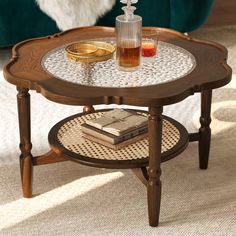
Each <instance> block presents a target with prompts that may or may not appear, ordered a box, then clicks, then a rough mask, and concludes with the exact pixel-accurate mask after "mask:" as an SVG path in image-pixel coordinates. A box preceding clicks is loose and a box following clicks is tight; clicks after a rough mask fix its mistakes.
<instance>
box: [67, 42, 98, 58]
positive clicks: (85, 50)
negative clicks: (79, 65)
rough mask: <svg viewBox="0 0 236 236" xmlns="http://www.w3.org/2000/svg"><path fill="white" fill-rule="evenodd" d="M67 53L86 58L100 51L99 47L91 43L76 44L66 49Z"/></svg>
mask: <svg viewBox="0 0 236 236" xmlns="http://www.w3.org/2000/svg"><path fill="white" fill-rule="evenodd" d="M65 50H66V52H67V53H70V54H73V55H78V56H86V55H88V54H91V53H94V52H96V51H97V50H98V47H97V46H96V45H94V44H91V43H74V44H71V45H69V46H67V47H66V49H65Z"/></svg>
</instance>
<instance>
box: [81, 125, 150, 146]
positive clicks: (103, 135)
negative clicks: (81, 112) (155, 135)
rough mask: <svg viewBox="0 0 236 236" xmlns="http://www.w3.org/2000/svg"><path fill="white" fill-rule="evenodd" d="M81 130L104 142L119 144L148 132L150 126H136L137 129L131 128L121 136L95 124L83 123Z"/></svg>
mask: <svg viewBox="0 0 236 236" xmlns="http://www.w3.org/2000/svg"><path fill="white" fill-rule="evenodd" d="M81 130H82V132H83V134H87V135H90V136H93V137H95V138H98V139H101V140H102V141H104V142H108V143H110V144H117V143H121V142H124V141H126V140H129V139H131V138H134V137H136V136H138V135H141V134H145V133H147V132H148V127H147V126H141V127H139V128H136V129H135V130H131V131H129V132H127V133H124V134H122V135H120V136H116V135H114V134H110V133H108V132H106V131H104V130H101V129H98V128H95V127H93V126H90V125H88V124H85V123H84V124H82V125H81Z"/></svg>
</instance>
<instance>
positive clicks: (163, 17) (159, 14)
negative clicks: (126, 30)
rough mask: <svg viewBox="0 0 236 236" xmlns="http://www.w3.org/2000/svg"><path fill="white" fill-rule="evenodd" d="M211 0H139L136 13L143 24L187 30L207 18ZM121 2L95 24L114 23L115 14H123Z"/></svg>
mask: <svg viewBox="0 0 236 236" xmlns="http://www.w3.org/2000/svg"><path fill="white" fill-rule="evenodd" d="M213 2H214V1H213V0H148V1H147V0H145V1H142V0H140V1H139V2H138V3H137V4H136V7H137V11H136V14H138V15H140V16H142V17H143V25H144V26H159V27H166V28H172V29H176V30H178V31H180V32H189V31H192V30H195V29H197V28H198V27H199V26H201V25H202V24H203V23H204V22H205V20H206V19H207V17H208V15H209V13H210V10H211V8H212V5H213ZM122 6H123V4H121V3H120V1H119V0H117V3H116V5H115V7H114V8H113V10H112V11H110V12H109V13H108V14H106V15H105V16H104V17H102V18H101V19H100V20H98V22H97V25H106V26H107V25H112V26H114V24H115V18H116V16H117V15H120V14H123V13H122V10H121V7H122Z"/></svg>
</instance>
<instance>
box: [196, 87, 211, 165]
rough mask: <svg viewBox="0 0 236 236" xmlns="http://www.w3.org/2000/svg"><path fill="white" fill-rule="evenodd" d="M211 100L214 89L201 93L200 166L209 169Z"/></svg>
mask: <svg viewBox="0 0 236 236" xmlns="http://www.w3.org/2000/svg"><path fill="white" fill-rule="evenodd" d="M211 102H212V90H206V91H203V92H202V93H201V117H200V123H201V127H200V129H199V135H200V137H199V168H200V169H207V167H208V160H209V153H210V144H211V128H210V123H211Z"/></svg>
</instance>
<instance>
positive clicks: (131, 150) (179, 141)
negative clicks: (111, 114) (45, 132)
mask: <svg viewBox="0 0 236 236" xmlns="http://www.w3.org/2000/svg"><path fill="white" fill-rule="evenodd" d="M106 111H107V110H101V111H97V112H94V113H91V114H87V115H85V114H82V113H81V114H77V115H74V116H71V117H68V118H67V119H65V120H62V121H61V122H59V123H58V124H56V125H55V126H54V127H53V128H52V129H51V131H50V133H49V143H50V144H51V146H52V148H53V149H54V150H55V149H57V150H56V151H57V152H58V151H59V152H61V153H62V155H63V156H65V157H69V158H70V159H73V160H74V161H77V162H80V163H82V164H86V165H90V166H96V167H104V168H137V167H143V166H147V165H148V138H144V139H142V140H140V141H138V142H136V143H134V144H131V145H129V146H127V147H124V148H123V149H121V150H118V151H115V150H112V149H109V148H107V147H105V146H102V145H100V144H97V143H94V142H92V141H89V140H86V139H84V138H83V137H82V131H81V124H82V123H84V122H85V121H86V120H89V119H93V118H95V117H100V116H101V115H102V114H104V113H105V112H106ZM140 113H141V114H143V115H145V116H147V113H146V112H143V111H142V112H141V111H140ZM162 140H163V141H162V162H164V161H167V160H169V159H171V158H174V157H175V156H177V155H178V154H179V153H180V152H182V151H183V150H184V149H185V147H186V146H187V144H188V133H187V131H186V129H185V128H184V127H183V126H182V125H181V124H180V123H178V122H177V121H175V120H173V119H171V118H169V117H165V116H164V120H163V134H162Z"/></svg>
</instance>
